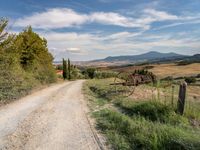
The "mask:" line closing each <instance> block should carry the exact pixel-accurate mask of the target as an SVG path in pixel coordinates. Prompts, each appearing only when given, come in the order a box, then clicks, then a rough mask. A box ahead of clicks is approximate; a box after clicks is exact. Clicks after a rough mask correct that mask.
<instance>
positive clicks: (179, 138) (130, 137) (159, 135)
mask: <svg viewBox="0 0 200 150" xmlns="http://www.w3.org/2000/svg"><path fill="white" fill-rule="evenodd" d="M113 81H114V79H113V78H110V79H100V80H99V79H93V80H90V81H87V82H86V83H85V85H84V89H83V90H84V93H85V97H86V98H87V99H88V105H89V106H90V109H91V112H92V116H93V117H94V118H95V119H96V127H97V129H98V130H99V131H100V132H101V133H102V134H104V135H105V137H106V138H107V141H108V143H107V144H108V145H110V146H111V147H112V148H113V149H116V150H117V149H120V150H130V149H145V150H148V149H149V150H160V149H163V150H169V149H170V150H177V149H181V150H182V149H183V150H198V149H199V147H200V109H199V108H200V99H199V98H197V99H194V97H193V95H192V94H190V93H189V92H190V90H191V89H190V88H195V89H196V90H197V91H198V88H199V87H193V86H191V87H188V89H189V90H188V93H187V99H186V103H187V104H186V108H185V113H184V115H183V116H181V115H179V114H177V113H176V110H177V106H176V105H177V93H178V85H175V87H174V93H175V94H174V95H172V91H171V88H169V87H165V85H166V82H168V81H166V80H165V81H160V83H159V84H158V85H157V86H153V87H152V85H141V86H138V88H137V89H136V90H135V92H134V94H133V95H136V96H129V97H124V96H123V95H121V94H120V93H116V91H115V87H113V86H112V85H110V84H111V83H113ZM121 88H123V87H121ZM152 89H153V90H152ZM193 90H194V89H193ZM154 91H157V92H154ZM158 91H159V92H158ZM138 94H139V96H137V95H138Z"/></svg>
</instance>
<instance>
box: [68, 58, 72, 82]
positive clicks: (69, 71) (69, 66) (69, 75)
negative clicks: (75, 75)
mask: <svg viewBox="0 0 200 150" xmlns="http://www.w3.org/2000/svg"><path fill="white" fill-rule="evenodd" d="M68 79H69V80H71V62H70V59H68Z"/></svg>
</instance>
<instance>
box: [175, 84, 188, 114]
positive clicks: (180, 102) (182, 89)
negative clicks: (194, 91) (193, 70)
mask: <svg viewBox="0 0 200 150" xmlns="http://www.w3.org/2000/svg"><path fill="white" fill-rule="evenodd" d="M186 89H187V83H186V82H184V83H182V84H181V85H180V88H179V96H178V105H177V113H178V114H180V115H183V113H184V107H185V96H186Z"/></svg>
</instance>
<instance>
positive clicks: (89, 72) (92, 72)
mask: <svg viewBox="0 0 200 150" xmlns="http://www.w3.org/2000/svg"><path fill="white" fill-rule="evenodd" d="M95 72H96V69H95V68H88V69H87V70H86V73H87V75H88V77H89V78H91V79H93V78H94V76H95Z"/></svg>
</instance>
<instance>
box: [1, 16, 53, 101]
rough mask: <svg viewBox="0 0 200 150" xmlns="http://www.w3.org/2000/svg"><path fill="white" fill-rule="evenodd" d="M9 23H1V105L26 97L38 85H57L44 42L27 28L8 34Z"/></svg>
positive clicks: (4, 21) (2, 20)
mask: <svg viewBox="0 0 200 150" xmlns="http://www.w3.org/2000/svg"><path fill="white" fill-rule="evenodd" d="M7 25H8V21H7V20H5V19H1V20H0V102H7V100H13V99H16V98H19V97H20V96H23V95H26V94H27V93H28V92H30V90H31V89H33V88H34V87H36V86H38V85H42V84H49V83H53V82H55V81H56V74H55V69H54V67H53V65H52V63H53V57H52V55H51V54H50V53H49V52H48V48H47V41H46V40H45V39H44V38H41V37H40V36H39V35H38V34H37V33H35V32H34V31H33V30H32V28H31V27H27V28H26V29H24V31H22V32H21V33H19V34H8V33H7V32H6V28H7Z"/></svg>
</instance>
